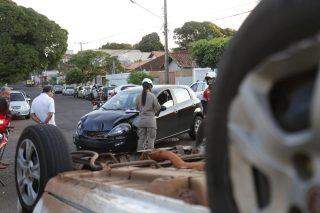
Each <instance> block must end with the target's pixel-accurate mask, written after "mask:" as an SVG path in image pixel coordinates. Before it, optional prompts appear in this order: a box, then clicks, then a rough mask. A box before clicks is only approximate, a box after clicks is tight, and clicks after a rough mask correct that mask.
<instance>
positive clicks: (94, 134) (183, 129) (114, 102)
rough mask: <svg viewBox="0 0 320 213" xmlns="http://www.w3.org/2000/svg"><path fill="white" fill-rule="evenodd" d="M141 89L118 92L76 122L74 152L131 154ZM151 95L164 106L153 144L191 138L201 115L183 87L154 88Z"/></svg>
mask: <svg viewBox="0 0 320 213" xmlns="http://www.w3.org/2000/svg"><path fill="white" fill-rule="evenodd" d="M141 92H142V87H135V88H130V89H127V90H125V91H121V92H119V93H118V94H117V95H115V96H114V97H112V98H111V99H110V100H109V101H107V102H106V103H105V104H104V105H103V106H102V107H101V108H100V109H99V110H96V111H93V112H91V113H89V114H87V115H85V116H84V117H82V118H81V120H80V121H79V123H78V126H77V129H76V133H75V135H74V143H75V145H76V146H77V147H78V149H89V150H97V151H104V152H106V151H115V152H118V151H133V150H135V149H136V146H137V139H138V138H137V128H136V127H135V126H134V123H135V121H136V119H137V116H138V112H137V111H136V110H135V101H136V97H137V96H138V95H139V94H140V93H141ZM152 92H153V93H154V94H155V95H156V97H157V98H158V100H159V103H160V104H161V105H162V106H165V107H166V110H165V111H163V112H161V113H160V115H159V116H158V117H157V124H158V130H157V139H156V143H158V142H160V141H162V140H164V139H167V138H171V137H174V136H177V135H180V134H183V133H189V134H190V136H191V137H192V138H195V135H196V133H197V131H198V128H199V126H200V124H201V122H202V118H203V114H202V110H201V107H200V101H199V99H198V98H197V97H196V95H195V93H194V92H193V91H192V90H191V89H190V88H189V87H187V86H170V85H163V86H154V88H153V89H152Z"/></svg>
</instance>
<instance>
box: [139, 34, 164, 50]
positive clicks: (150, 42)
mask: <svg viewBox="0 0 320 213" xmlns="http://www.w3.org/2000/svg"><path fill="white" fill-rule="evenodd" d="M135 49H138V50H140V51H141V52H151V51H160V50H161V51H162V50H164V46H163V44H162V43H161V41H160V37H159V35H158V33H151V34H148V35H145V36H143V37H142V39H141V41H140V42H139V43H138V44H136V45H135Z"/></svg>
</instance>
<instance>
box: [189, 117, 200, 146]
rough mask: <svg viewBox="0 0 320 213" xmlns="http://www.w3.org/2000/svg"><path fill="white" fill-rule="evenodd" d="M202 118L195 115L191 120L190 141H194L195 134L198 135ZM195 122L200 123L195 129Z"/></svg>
mask: <svg viewBox="0 0 320 213" xmlns="http://www.w3.org/2000/svg"><path fill="white" fill-rule="evenodd" d="M202 119H203V118H202V117H201V116H200V115H197V116H196V117H195V118H194V119H193V123H192V126H191V128H190V131H189V136H190V137H191V139H193V140H195V139H196V136H197V133H198V130H199V126H200V125H201V123H202ZM197 122H200V125H199V126H198V127H196V123H197ZM196 128H197V129H196Z"/></svg>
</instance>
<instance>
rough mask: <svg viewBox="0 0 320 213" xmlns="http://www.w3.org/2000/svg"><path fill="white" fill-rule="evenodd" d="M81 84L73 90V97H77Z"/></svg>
mask: <svg viewBox="0 0 320 213" xmlns="http://www.w3.org/2000/svg"><path fill="white" fill-rule="evenodd" d="M81 89H82V86H77V87H76V88H75V90H74V93H73V97H75V98H79V92H80V91H81Z"/></svg>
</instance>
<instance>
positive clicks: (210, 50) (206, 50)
mask: <svg viewBox="0 0 320 213" xmlns="http://www.w3.org/2000/svg"><path fill="white" fill-rule="evenodd" d="M228 42H229V38H224V37H220V38H214V39H211V40H206V39H202V40H199V41H196V42H194V43H191V45H190V51H191V54H192V57H193V58H194V59H195V61H196V62H197V64H198V65H199V66H200V67H211V68H214V67H216V66H217V63H218V62H219V60H220V58H221V56H222V54H223V52H224V49H225V47H226V45H227V44H228Z"/></svg>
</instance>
